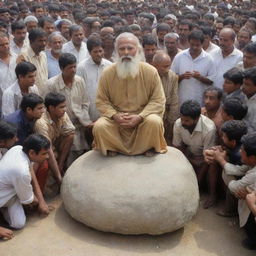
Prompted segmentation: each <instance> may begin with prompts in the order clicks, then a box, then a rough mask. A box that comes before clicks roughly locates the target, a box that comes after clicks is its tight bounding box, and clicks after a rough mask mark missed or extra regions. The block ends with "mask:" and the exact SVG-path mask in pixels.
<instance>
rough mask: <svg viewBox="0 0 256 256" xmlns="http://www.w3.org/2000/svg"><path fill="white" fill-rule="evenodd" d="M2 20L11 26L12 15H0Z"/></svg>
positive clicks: (7, 13) (5, 13)
mask: <svg viewBox="0 0 256 256" xmlns="http://www.w3.org/2000/svg"><path fill="white" fill-rule="evenodd" d="M0 20H2V21H4V22H6V23H7V24H9V22H10V20H11V15H10V13H9V12H4V13H1V14H0Z"/></svg>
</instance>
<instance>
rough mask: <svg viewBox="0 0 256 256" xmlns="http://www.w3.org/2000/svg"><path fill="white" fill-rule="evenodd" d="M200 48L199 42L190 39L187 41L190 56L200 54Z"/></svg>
mask: <svg viewBox="0 0 256 256" xmlns="http://www.w3.org/2000/svg"><path fill="white" fill-rule="evenodd" d="M202 46H203V44H202V43H201V41H200V40H196V39H190V40H189V52H190V54H191V55H199V54H200V53H201V52H202Z"/></svg>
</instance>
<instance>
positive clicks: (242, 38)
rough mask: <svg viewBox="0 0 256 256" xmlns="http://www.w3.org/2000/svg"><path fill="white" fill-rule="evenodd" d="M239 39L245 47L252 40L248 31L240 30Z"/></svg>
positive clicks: (240, 43)
mask: <svg viewBox="0 0 256 256" xmlns="http://www.w3.org/2000/svg"><path fill="white" fill-rule="evenodd" d="M237 41H238V43H239V46H240V47H241V48H244V47H245V46H246V45H247V44H248V43H250V42H251V38H250V35H249V33H248V32H247V31H239V33H238V36H237Z"/></svg>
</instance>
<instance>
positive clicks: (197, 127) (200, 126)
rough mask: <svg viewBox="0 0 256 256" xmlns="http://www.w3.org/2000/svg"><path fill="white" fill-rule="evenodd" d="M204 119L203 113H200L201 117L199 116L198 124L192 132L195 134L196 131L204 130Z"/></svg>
mask: <svg viewBox="0 0 256 256" xmlns="http://www.w3.org/2000/svg"><path fill="white" fill-rule="evenodd" d="M202 119H203V118H202V115H200V117H199V119H198V122H197V124H196V127H195V129H194V131H193V132H192V134H193V133H194V132H202V122H203V120H202Z"/></svg>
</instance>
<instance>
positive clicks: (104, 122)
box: [92, 117, 111, 136]
mask: <svg viewBox="0 0 256 256" xmlns="http://www.w3.org/2000/svg"><path fill="white" fill-rule="evenodd" d="M110 124H111V120H110V119H109V118H106V117H100V118H99V119H98V120H97V121H96V122H95V124H94V126H93V131H92V132H93V135H94V136H95V135H96V136H97V134H100V133H102V131H104V130H105V129H106V128H108V126H110Z"/></svg>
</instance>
